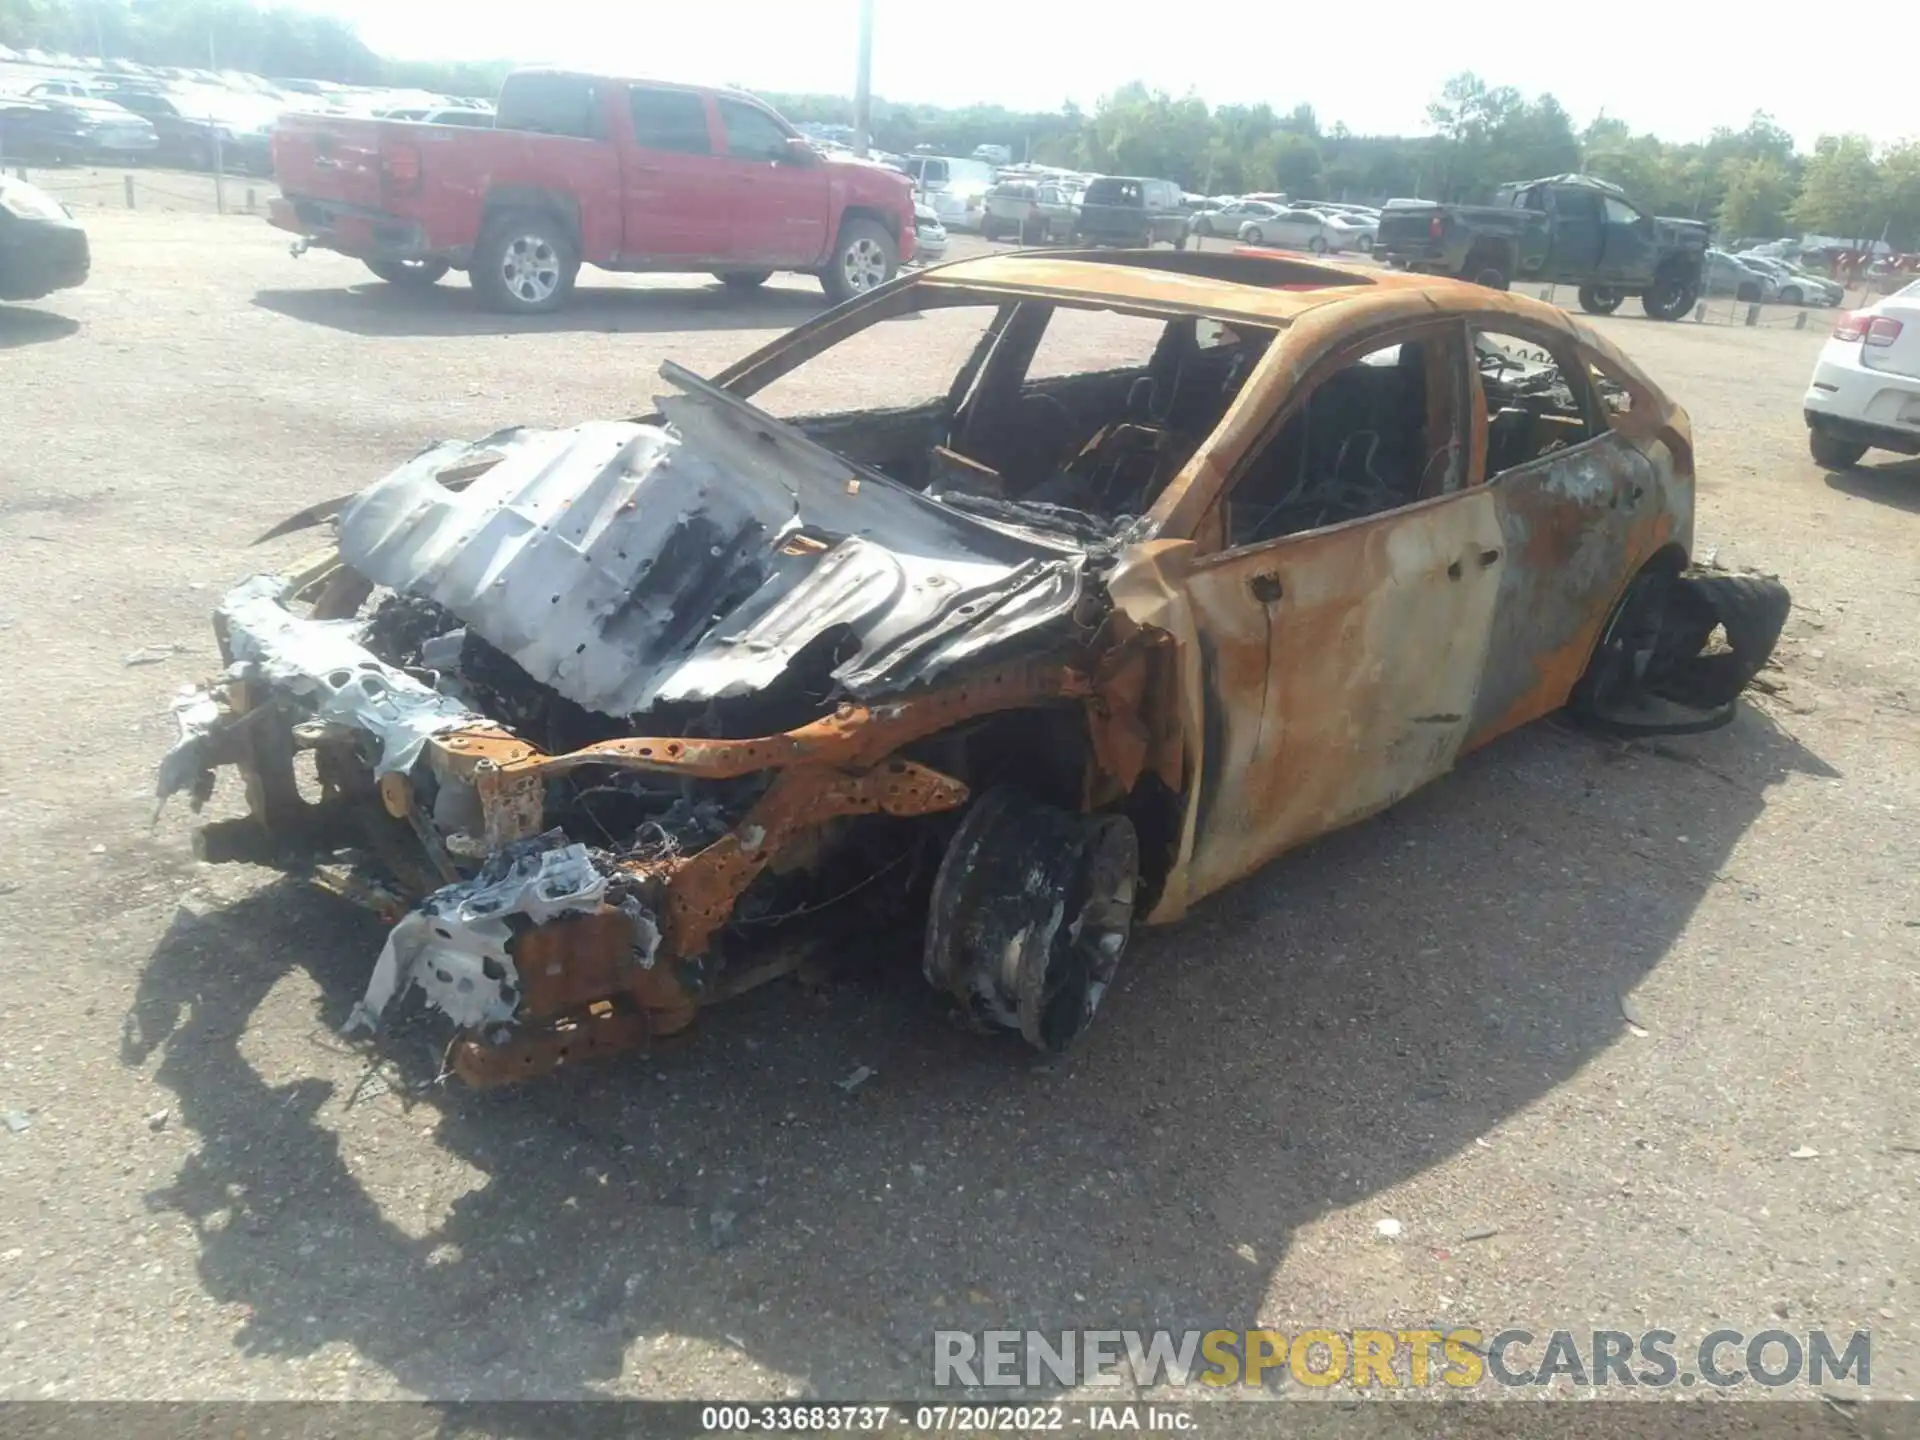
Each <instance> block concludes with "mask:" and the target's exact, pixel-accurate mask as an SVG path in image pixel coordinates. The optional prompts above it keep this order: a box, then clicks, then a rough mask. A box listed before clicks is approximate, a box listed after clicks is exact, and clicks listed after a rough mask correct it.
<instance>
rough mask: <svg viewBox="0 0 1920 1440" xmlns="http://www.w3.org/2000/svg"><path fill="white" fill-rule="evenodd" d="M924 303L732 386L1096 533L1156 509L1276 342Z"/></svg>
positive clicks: (829, 442) (1118, 318) (879, 450)
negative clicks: (932, 361) (764, 376)
mask: <svg viewBox="0 0 1920 1440" xmlns="http://www.w3.org/2000/svg"><path fill="white" fill-rule="evenodd" d="M927 299H928V300H930V302H931V303H927V304H923V308H920V309H917V310H909V311H907V312H906V313H904V314H900V315H897V316H894V317H891V318H886V319H878V320H876V321H874V322H873V323H870V324H868V325H866V326H864V327H862V328H861V329H859V330H856V331H854V332H853V333H851V334H849V335H847V336H846V337H845V338H843V339H841V340H840V341H838V342H837V343H834V344H831V345H829V346H828V347H827V348H826V349H824V350H822V351H820V352H819V353H817V354H815V355H811V356H809V357H808V358H806V359H805V360H803V361H801V362H799V363H798V364H795V365H793V366H792V367H791V368H789V369H785V370H783V371H781V372H780V373H778V374H777V375H770V376H769V377H768V378H767V379H765V380H764V381H762V382H759V383H756V382H755V378H754V367H748V369H747V370H746V371H745V372H744V374H743V375H742V376H741V378H740V379H739V380H738V381H736V382H735V383H734V384H732V385H730V386H729V387H728V388H729V389H731V390H732V391H733V393H735V394H737V395H740V396H742V397H743V398H747V397H751V399H752V401H753V403H754V404H755V405H756V407H758V408H760V409H761V410H763V411H765V412H766V413H767V414H769V415H772V416H774V417H775V418H778V419H783V420H787V421H789V422H791V423H792V424H793V425H794V426H795V427H796V428H797V429H799V430H800V431H801V432H802V433H804V434H805V435H807V436H808V437H809V438H810V439H813V440H815V441H816V442H818V443H819V444H822V445H824V446H826V447H827V448H828V449H830V450H832V451H834V452H835V453H836V454H838V455H840V456H841V457H843V458H844V459H847V460H849V461H851V462H853V463H855V464H857V465H862V466H867V467H870V468H871V469H874V470H877V471H879V472H880V473H881V474H883V475H886V476H887V477H889V478H890V479H893V480H896V481H898V482H899V483H901V484H903V485H906V486H909V487H910V488H912V489H915V490H920V491H923V492H926V493H928V494H931V495H934V496H936V497H937V498H940V499H942V500H944V501H947V502H948V503H950V504H954V505H956V506H958V507H960V508H962V509H967V510H971V511H975V512H993V513H999V512H1001V511H1003V510H1005V509H1006V507H1013V509H1015V510H1018V511H1019V512H1021V513H1022V515H1023V516H1024V517H1025V518H1024V520H1023V523H1035V521H1034V517H1035V516H1036V515H1038V516H1040V517H1041V520H1040V522H1039V523H1043V524H1044V523H1053V524H1060V523H1066V522H1063V521H1061V519H1060V517H1061V516H1067V517H1077V519H1075V520H1073V521H1072V523H1074V524H1083V523H1091V524H1092V525H1094V526H1095V527H1096V528H1097V527H1099V526H1103V525H1104V526H1112V525H1117V524H1121V523H1124V522H1126V521H1128V520H1130V519H1131V518H1132V517H1135V516H1139V515H1142V514H1144V513H1145V512H1146V511H1147V509H1148V508H1149V507H1150V506H1151V505H1152V503H1153V501H1154V500H1155V499H1156V498H1157V497H1158V495H1159V494H1160V492H1161V490H1163V489H1164V488H1165V486H1166V485H1167V483H1168V482H1169V481H1171V480H1172V479H1173V477H1174V476H1175V475H1177V474H1178V473H1179V471H1180V470H1181V469H1182V468H1183V467H1184V466H1185V464H1186V462H1187V460H1188V459H1190V458H1191V457H1192V455H1193V453H1194V451H1195V450H1197V449H1198V448H1199V446H1200V445H1201V444H1202V443H1203V442H1204V441H1205V440H1206V439H1207V437H1208V436H1209V435H1211V434H1212V433H1213V431H1214V429H1215V428H1216V427H1217V426H1218V424H1219V422H1220V420H1221V418H1222V417H1223V416H1224V415H1225V414H1226V411H1227V408H1228V407H1229V406H1230V405H1231V404H1232V403H1233V400H1234V399H1235V397H1236V396H1237V395H1238V394H1239V392H1240V390H1241V388H1242V387H1243V386H1244V385H1245V383H1246V381H1247V378H1248V376H1249V375H1250V374H1251V373H1252V371H1253V369H1254V367H1255V366H1256V365H1257V364H1258V363H1259V361H1260V359H1261V358H1262V357H1263V356H1264V355H1265V354H1266V351H1267V348H1268V346H1269V345H1270V344H1271V343H1272V340H1273V338H1274V335H1275V334H1276V333H1277V332H1276V331H1275V330H1274V329H1272V328H1270V327H1262V326H1258V325H1251V324H1248V323H1247V322H1246V321H1244V320H1242V319H1238V318H1236V319H1231V320H1228V319H1221V318H1215V317H1210V316H1191V315H1180V316H1174V317H1171V318H1169V317H1166V316H1164V315H1151V314H1143V313H1138V312H1128V311H1120V310H1112V309H1105V308H1100V307H1097V306H1083V305H1067V304H1061V303H1058V302H1055V301H1052V300H1017V301H1015V300H1006V299H1002V298H999V297H995V298H992V299H986V300H980V301H972V300H969V301H968V303H959V304H953V303H946V302H945V299H944V297H939V296H937V295H935V296H930V297H927ZM929 356H938V357H939V358H940V361H941V363H940V364H938V365H937V366H936V365H932V364H929V363H928V357H929ZM914 375H918V376H925V377H928V378H926V379H919V380H915V379H910V378H908V377H909V376H914ZM1047 517H1052V520H1051V522H1049V521H1048V519H1047Z"/></svg>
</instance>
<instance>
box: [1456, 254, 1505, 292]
mask: <svg viewBox="0 0 1920 1440" xmlns="http://www.w3.org/2000/svg"><path fill="white" fill-rule="evenodd" d="M1466 278H1467V279H1469V280H1471V281H1473V283H1474V284H1476V285H1481V286H1484V287H1485V288H1487V289H1488V290H1505V289H1507V288H1509V286H1510V285H1511V284H1512V282H1511V281H1510V280H1509V279H1508V278H1507V267H1506V266H1505V265H1504V264H1502V263H1501V262H1500V261H1499V260H1497V259H1494V258H1493V257H1491V256H1487V255H1469V256H1468V257H1467V271H1466Z"/></svg>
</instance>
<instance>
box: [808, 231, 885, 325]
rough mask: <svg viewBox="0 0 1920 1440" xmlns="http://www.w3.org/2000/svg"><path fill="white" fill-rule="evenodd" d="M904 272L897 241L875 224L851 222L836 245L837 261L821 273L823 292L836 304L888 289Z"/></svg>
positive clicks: (836, 241) (834, 246)
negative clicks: (883, 287) (876, 289)
mask: <svg viewBox="0 0 1920 1440" xmlns="http://www.w3.org/2000/svg"><path fill="white" fill-rule="evenodd" d="M899 268H900V251H899V250H898V248H896V247H895V245H894V243H893V237H892V236H891V235H889V234H888V233H887V232H886V231H885V230H884V229H883V228H882V227H880V226H879V225H877V224H875V223H874V222H873V221H871V220H849V221H847V222H846V224H844V225H842V226H841V227H840V238H839V239H837V240H835V241H834V242H833V258H832V259H831V260H829V261H828V262H827V268H826V269H825V270H823V271H821V272H820V285H821V288H822V289H824V290H825V291H826V292H827V298H828V299H829V300H832V301H833V302H834V303H835V304H839V303H840V302H841V301H842V300H851V299H852V298H853V297H854V296H856V295H864V294H866V293H867V291H869V290H871V289H873V288H874V287H875V286H876V285H884V284H886V282H887V281H889V280H891V279H892V278H893V277H894V272H895V271H897V270H898V269H899Z"/></svg>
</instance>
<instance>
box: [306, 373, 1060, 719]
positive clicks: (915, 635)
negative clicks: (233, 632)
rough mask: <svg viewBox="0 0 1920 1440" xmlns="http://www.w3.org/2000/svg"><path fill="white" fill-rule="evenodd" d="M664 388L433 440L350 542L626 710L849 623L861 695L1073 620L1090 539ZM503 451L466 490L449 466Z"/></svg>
mask: <svg viewBox="0 0 1920 1440" xmlns="http://www.w3.org/2000/svg"><path fill="white" fill-rule="evenodd" d="M659 408H660V411H661V413H662V415H664V416H665V417H666V419H667V421H668V422H669V423H668V425H667V426H664V427H663V426H659V425H647V424H639V423H634V422H596V423H591V424H585V425H579V426H575V427H573V428H572V429H568V430H545V431H541V430H511V431H503V432H501V433H500V434H498V435H495V436H491V437H489V438H488V439H486V440H483V441H480V442H479V443H477V444H474V445H465V444H446V445H440V446H436V447H434V448H432V449H430V450H427V451H425V452H423V453H422V454H420V455H418V456H416V457H415V458H414V459H413V460H411V461H409V462H408V463H407V464H405V465H403V466H401V467H400V468H399V469H398V470H396V471H394V472H393V473H392V474H391V475H389V476H387V477H386V478H385V479H384V480H381V481H380V482H378V483H377V484H375V485H374V486H372V487H371V488H370V489H368V490H366V491H364V492H362V493H361V494H360V495H359V496H358V497H356V498H355V499H354V500H353V501H352V502H350V503H349V505H348V506H347V507H346V509H345V510H344V511H342V513H341V516H340V551H341V555H342V556H343V558H345V559H346V560H347V561H348V563H350V564H352V565H353V566H354V567H355V568H357V569H358V570H359V571H361V573H363V574H364V575H366V576H367V577H368V578H370V579H372V580H374V581H375V582H377V583H379V584H382V585H386V586H389V587H391V588H393V589H395V590H400V591H405V592H407V593H410V594H414V595H420V596H425V597H428V598H430V599H432V600H434V601H436V602H437V603H439V604H440V605H443V606H445V607H446V608H447V609H448V610H450V611H452V612H453V613H454V614H456V615H458V616H459V617H460V618H461V619H462V620H464V621H465V622H466V624H467V626H468V627H469V628H470V629H471V630H473V631H475V632H477V633H478V634H479V635H480V636H482V637H483V638H484V639H486V640H487V641H489V642H490V643H491V644H493V645H494V646H496V647H497V648H498V649H500V650H502V651H504V652H506V653H507V654H508V655H510V656H512V657H513V659H514V660H515V661H517V662H518V663H519V665H520V666H521V667H522V668H523V669H524V670H525V671H526V672H527V673H528V674H529V675H531V676H532V677H533V678H534V679H535V680H537V681H540V682H541V683H543V684H546V685H549V686H551V687H552V688H553V689H554V690H555V691H557V692H558V693H559V694H561V695H563V696H565V697H566V698H567V699H569V700H572V701H574V702H576V703H578V704H580V705H583V706H585V707H587V708H588V709H591V710H597V711H600V712H602V713H605V714H608V715H614V716H624V715H632V714H637V713H639V712H642V711H645V710H647V709H649V708H650V707H652V706H653V705H655V704H657V703H660V702H673V701H702V700H707V699H715V698H720V697H725V696H731V695H740V694H747V693H751V692H753V691H755V690H758V689H761V688H763V687H765V686H766V685H768V684H769V683H771V682H772V681H773V680H774V679H776V678H777V677H778V676H779V675H780V674H781V673H782V672H783V671H784V670H785V669H786V668H787V666H788V665H789V664H790V663H791V662H792V660H793V659H794V658H795V657H796V656H797V655H798V654H799V653H800V652H801V651H802V650H803V649H804V648H806V647H807V646H808V645H809V644H812V643H813V642H815V641H819V640H821V639H822V637H823V636H829V634H830V632H831V635H832V639H830V640H829V641H827V642H826V643H830V644H833V645H834V646H835V652H834V653H835V654H836V656H838V657H839V663H838V664H837V665H836V666H835V668H834V669H833V672H832V673H833V676H834V678H835V679H836V680H837V681H838V682H839V683H840V684H841V686H842V687H843V688H844V689H845V690H846V691H847V692H848V693H849V694H851V695H853V696H854V697H856V698H861V699H866V698H870V697H872V696H873V695H875V694H879V693H886V692H890V691H897V690H900V689H904V688H908V687H911V686H913V685H916V684H919V683H923V682H925V681H927V680H929V679H931V678H932V677H934V676H935V675H938V674H939V673H941V672H943V671H946V670H949V669H951V668H952V667H953V666H955V665H957V664H960V663H961V662H963V661H967V660H970V659H975V658H977V657H981V656H984V655H986V654H987V653H989V652H997V651H1000V650H1002V649H1005V648H1007V647H1009V646H1012V645H1014V644H1015V643H1016V642H1020V641H1026V642H1028V644H1027V645H1022V646H1021V647H1020V648H1029V646H1030V645H1035V644H1039V643H1046V642H1047V641H1048V640H1049V639H1050V638H1052V632H1054V631H1056V630H1057V631H1058V632H1059V634H1060V635H1061V636H1062V637H1064V634H1065V631H1066V628H1067V626H1068V624H1069V623H1070V617H1071V616H1072V614H1073V612H1074V610H1075V608H1076V606H1077V604H1078V602H1079V600H1080V598H1081V594H1082V589H1083V583H1084V577H1083V571H1084V567H1085V564H1086V560H1087V556H1086V554H1085V552H1084V551H1083V550H1081V549H1079V548H1078V547H1076V546H1075V545H1073V544H1071V543H1070V542H1068V541H1065V540H1060V539H1053V538H1050V537H1047V536H1043V535H1038V534H1029V533H1027V532H1024V531H1021V530H1018V529H1015V528H1013V527H1011V526H1002V525H998V524H995V523H993V522H991V521H988V520H984V519H980V518H978V517H975V516H971V515H967V514H964V513H962V512H960V511H957V510H955V509H952V508H949V507H947V506H944V505H942V504H940V503H938V502H936V501H933V500H930V499H928V498H927V497H925V496H923V495H921V494H919V493H917V492H915V491H913V490H911V489H909V488H907V487H905V486H902V485H898V484H896V483H894V482H892V481H889V480H886V479H885V478H884V477H880V476H878V475H876V474H874V473H873V472H871V471H867V470H864V469H860V468H857V467H855V466H853V465H852V464H850V463H849V462H847V461H846V460H843V459H841V458H839V457H838V456H835V455H833V454H832V453H831V452H830V451H827V450H825V449H824V448H822V447H820V446H818V445H816V444H814V443H813V442H811V441H809V440H807V439H806V438H805V437H803V436H801V435H800V434H799V433H798V432H796V431H793V430H791V429H789V428H788V427H786V426H784V425H781V424H779V423H777V422H774V421H771V420H769V419H767V418H766V417H765V416H762V415H760V414H759V413H758V412H756V411H754V410H753V409H752V408H751V407H749V406H746V405H744V404H743V403H741V402H739V401H737V400H734V399H732V398H731V397H729V396H726V395H724V394H721V393H720V392H717V391H706V392H704V393H703V392H700V391H694V392H691V393H687V394H684V395H678V396H669V397H663V398H662V399H661V400H660V401H659ZM495 457H497V459H495ZM489 461H492V462H493V463H491V467H490V468H487V469H485V471H484V473H482V474H479V475H478V477H477V478H474V479H473V480H472V482H471V484H469V485H467V486H466V487H465V488H463V489H452V488H449V486H448V485H447V484H446V483H444V482H443V480H442V479H441V478H440V477H442V475H443V474H446V473H447V472H454V473H455V474H460V475H462V476H463V477H464V476H465V475H471V474H472V473H473V471H474V470H475V469H477V468H479V467H480V466H481V465H484V464H486V463H487V462H489ZM1042 632H1045V633H1042Z"/></svg>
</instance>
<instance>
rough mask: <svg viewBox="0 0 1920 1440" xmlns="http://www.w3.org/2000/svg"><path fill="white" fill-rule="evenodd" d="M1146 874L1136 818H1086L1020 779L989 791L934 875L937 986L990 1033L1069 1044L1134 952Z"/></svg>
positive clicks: (931, 933)
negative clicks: (1041, 796)
mask: <svg viewBox="0 0 1920 1440" xmlns="http://www.w3.org/2000/svg"><path fill="white" fill-rule="evenodd" d="M1139 875H1140V845H1139V840H1138V838H1137V837H1136V836H1135V834H1134V828H1133V824H1132V822H1131V821H1129V820H1128V819H1127V818H1126V817H1125V816H1123V815H1104V814H1102V815H1082V814H1076V813H1074V812H1072V811H1069V810H1062V809H1058V808H1056V807H1054V806H1052V805H1044V804H1041V803H1040V802H1039V801H1037V800H1034V799H1033V798H1032V797H1030V796H1029V795H1027V794H1026V793H1025V792H1024V791H1021V790H1018V789H1016V788H1014V787H1012V786H999V787H997V788H995V789H992V790H989V791H987V792H986V793H985V794H984V795H982V796H981V797H980V798H979V800H977V801H975V802H974V804H973V806H972V808H971V809H970V810H968V812H967V814H966V818H965V819H963V820H962V821H961V822H960V828H959V829H958V830H957V831H956V832H955V833H954V837H953V840H952V842H951V843H950V844H949V845H948V847H947V853H946V856H945V858H944V859H943V860H942V861H941V863H940V871H939V874H938V875H937V876H936V877H935V879H934V885H933V901H932V905H931V906H930V908H929V911H928V915H927V940H926V956H925V962H924V963H925V971H926V976H927V980H928V982H929V983H930V984H932V985H933V986H935V987H936V988H937V989H940V990H944V991H946V992H947V993H948V994H950V995H952V996H953V997H954V998H955V999H956V1000H958V1001H959V1002H960V1004H961V1005H962V1006H963V1007H964V1008H965V1009H966V1011H967V1014H968V1015H969V1016H970V1017H971V1018H972V1019H973V1020H974V1021H975V1022H976V1023H977V1024H980V1025H981V1026H983V1027H985V1028H989V1029H1001V1030H1013V1031H1017V1032H1018V1033H1019V1034H1021V1035H1022V1036H1024V1037H1025V1038H1026V1040H1027V1042H1028V1043H1029V1044H1030V1045H1033V1046H1035V1047H1036V1048H1038V1049H1040V1050H1044V1051H1046V1052H1048V1053H1050V1054H1057V1053H1059V1052H1060V1051H1063V1050H1066V1049H1068V1048H1069V1047H1070V1046H1071V1045H1072V1044H1073V1043H1074V1041H1075V1040H1077V1039H1078V1038H1079V1037H1080V1035H1081V1034H1083V1033H1084V1032H1085V1030H1086V1028H1087V1026H1088V1025H1089V1024H1090V1023H1091V1022H1092V1020H1093V1016H1094V1012H1095V1011H1096V1010H1098V1009H1099V1007H1100V1001H1101V1000H1102V999H1103V998H1104V997H1105V995H1106V992H1107V988H1108V986H1110V985H1111V984H1112V983H1113V977H1114V974H1115V972H1116V971H1117V970H1118V969H1119V966H1120V958H1121V956H1122V955H1123V954H1124V953H1125V952H1126V948H1127V939H1128V936H1129V935H1130V934H1131V933H1132V930H1133V908H1134V894H1135V892H1136V890H1137V888H1138V885H1139Z"/></svg>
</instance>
